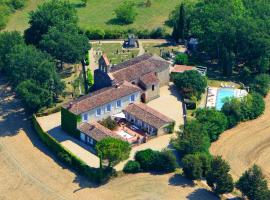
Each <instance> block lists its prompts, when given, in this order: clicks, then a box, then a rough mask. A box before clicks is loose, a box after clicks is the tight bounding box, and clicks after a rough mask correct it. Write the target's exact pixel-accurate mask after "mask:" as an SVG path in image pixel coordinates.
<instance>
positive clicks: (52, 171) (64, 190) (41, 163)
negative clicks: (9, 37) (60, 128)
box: [0, 78, 216, 200]
mask: <svg viewBox="0 0 270 200" xmlns="http://www.w3.org/2000/svg"><path fill="white" fill-rule="evenodd" d="M4 83H5V81H4V80H3V79H1V78H0V173H1V175H0V199H1V200H14V199H16V200H26V199H27V200H45V199H46V200H62V199H64V200H66V199H67V200H73V199H74V200H77V199H78V200H79V199H80V200H81V199H85V200H87V199H89V200H103V199H112V200H114V199H116V200H122V199H123V200H124V199H125V200H127V199H134V200H135V199H136V200H137V199H153V200H159V199H160V200H161V199H170V200H174V199H190V200H212V199H216V198H215V197H214V196H213V195H212V194H211V193H209V192H208V191H206V190H204V189H201V188H198V187H193V186H192V185H191V184H190V183H189V182H187V180H186V179H184V178H182V177H180V176H174V175H173V174H167V175H150V174H137V175H132V176H124V177H119V178H116V179H114V180H112V181H110V182H109V183H108V184H106V185H104V186H100V187H95V186H94V185H93V184H91V183H89V182H88V181H86V179H85V178H84V177H81V176H77V175H76V174H74V173H73V172H71V171H70V170H68V169H66V168H65V167H64V166H62V165H61V164H60V163H57V161H56V160H55V158H54V157H53V156H52V155H51V154H50V152H49V151H48V150H47V148H46V147H45V146H44V145H43V144H42V143H41V142H40V140H39V139H38V138H37V136H36V134H35V133H34V131H33V130H32V128H31V124H30V121H29V119H28V118H27V115H26V114H25V113H24V110H23V109H22V106H21V104H20V102H18V101H17V100H16V99H14V96H13V95H12V94H11V93H10V92H8V91H7V87H6V85H4Z"/></svg>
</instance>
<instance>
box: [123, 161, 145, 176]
mask: <svg viewBox="0 0 270 200" xmlns="http://www.w3.org/2000/svg"><path fill="white" fill-rule="evenodd" d="M123 171H124V172H125V173H131V174H134V173H138V172H140V171H141V166H140V163H138V162H137V161H133V160H130V161H128V162H127V163H126V164H125V166H124V169H123Z"/></svg>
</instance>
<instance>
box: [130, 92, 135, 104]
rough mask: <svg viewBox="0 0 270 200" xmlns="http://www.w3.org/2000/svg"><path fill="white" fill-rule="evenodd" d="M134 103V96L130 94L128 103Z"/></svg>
mask: <svg viewBox="0 0 270 200" xmlns="http://www.w3.org/2000/svg"><path fill="white" fill-rule="evenodd" d="M134 101H135V95H134V94H132V95H131V96H130V102H134Z"/></svg>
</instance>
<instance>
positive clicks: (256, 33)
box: [169, 0, 270, 75]
mask: <svg viewBox="0 0 270 200" xmlns="http://www.w3.org/2000/svg"><path fill="white" fill-rule="evenodd" d="M269 10H270V3H269V2H268V1H264V0H258V1H251V0H237V1H236V0H227V1H222V0H217V1H208V0H203V1H184V2H183V3H182V4H181V5H180V7H177V8H176V10H175V11H173V12H172V14H171V15H170V20H169V22H170V24H171V25H172V26H174V31H173V37H174V38H175V39H176V40H178V39H182V40H183V39H188V38H189V37H196V38H198V39H199V42H200V43H199V47H200V48H199V49H200V50H201V51H203V52H207V53H208V55H210V57H211V58H212V59H213V60H216V61H218V64H219V66H220V67H221V68H222V69H223V73H224V74H225V75H231V73H232V70H233V69H236V70H239V69H242V68H243V66H245V67H247V68H248V69H249V70H250V71H251V72H252V73H265V72H268V71H269V67H270V63H269V60H270V37H269V35H270V34H269V27H270V21H269V20H266V19H269V17H270V12H269ZM251 47H252V48H251Z"/></svg>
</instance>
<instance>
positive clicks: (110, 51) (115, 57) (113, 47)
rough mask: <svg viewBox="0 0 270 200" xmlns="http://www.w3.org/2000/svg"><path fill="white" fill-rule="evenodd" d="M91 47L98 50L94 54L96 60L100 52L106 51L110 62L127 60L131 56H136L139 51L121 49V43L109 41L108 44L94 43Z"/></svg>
mask: <svg viewBox="0 0 270 200" xmlns="http://www.w3.org/2000/svg"><path fill="white" fill-rule="evenodd" d="M93 48H94V50H95V51H96V52H100V53H99V54H98V55H97V54H96V55H95V60H98V59H99V58H100V56H101V54H102V53H106V55H107V57H108V59H109V60H110V62H111V63H112V64H119V63H121V62H123V61H126V60H129V59H131V58H132V57H136V56H137V55H138V53H139V50H138V49H134V50H126V49H124V50H123V49H122V45H121V44H120V43H109V44H98V43H94V44H93ZM117 52H118V53H117Z"/></svg>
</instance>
